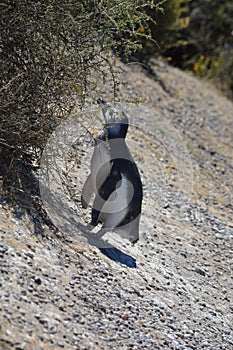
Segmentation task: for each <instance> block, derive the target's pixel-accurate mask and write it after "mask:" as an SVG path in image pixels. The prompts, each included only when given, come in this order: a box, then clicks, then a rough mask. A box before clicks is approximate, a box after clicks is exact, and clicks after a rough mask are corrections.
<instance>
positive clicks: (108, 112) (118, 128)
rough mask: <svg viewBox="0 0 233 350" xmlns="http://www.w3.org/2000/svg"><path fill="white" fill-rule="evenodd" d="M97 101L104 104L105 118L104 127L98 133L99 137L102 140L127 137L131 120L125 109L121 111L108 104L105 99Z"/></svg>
mask: <svg viewBox="0 0 233 350" xmlns="http://www.w3.org/2000/svg"><path fill="white" fill-rule="evenodd" d="M97 102H98V103H99V104H101V105H102V112H103V115H104V119H105V124H104V128H103V129H102V130H101V132H100V133H99V135H98V139H99V140H102V141H106V140H112V139H120V138H122V139H125V137H126V134H127V131H128V125H129V121H128V118H127V116H126V114H125V113H124V112H123V111H119V110H117V109H115V108H112V107H110V106H108V105H107V103H106V102H105V101H104V100H103V99H100V98H99V99H98V100H97Z"/></svg>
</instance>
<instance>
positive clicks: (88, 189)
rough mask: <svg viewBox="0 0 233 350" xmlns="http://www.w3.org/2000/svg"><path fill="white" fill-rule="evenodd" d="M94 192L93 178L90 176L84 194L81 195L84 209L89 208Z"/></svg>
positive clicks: (83, 190)
mask: <svg viewBox="0 0 233 350" xmlns="http://www.w3.org/2000/svg"><path fill="white" fill-rule="evenodd" d="M94 192H95V190H94V187H93V183H92V176H91V174H90V175H89V176H88V178H87V180H86V182H85V184H84V186H83V189H82V194H81V204H82V207H83V208H84V209H86V208H87V207H88V205H89V203H90V200H91V197H92V195H93V193H94Z"/></svg>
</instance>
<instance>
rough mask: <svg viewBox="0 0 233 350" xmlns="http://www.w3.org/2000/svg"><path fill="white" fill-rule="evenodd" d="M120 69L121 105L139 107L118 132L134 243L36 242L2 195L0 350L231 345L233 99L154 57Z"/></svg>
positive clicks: (49, 238) (51, 237) (47, 235)
mask: <svg viewBox="0 0 233 350" xmlns="http://www.w3.org/2000/svg"><path fill="white" fill-rule="evenodd" d="M121 68H122V69H123V75H122V76H123V78H122V79H124V80H125V81H127V85H124V86H123V87H121V90H120V94H121V97H122V99H123V100H127V99H131V98H135V97H137V98H139V99H140V101H141V103H142V104H143V105H144V106H147V107H149V108H148V110H147V109H146V108H145V107H144V108H143V111H142V112H140V113H138V114H137V113H135V115H133V116H132V119H131V121H132V123H133V125H132V127H131V129H130V132H129V135H128V143H129V147H130V149H131V150H132V153H133V155H134V157H135V159H136V161H137V164H138V167H139V169H140V172H141V175H142V180H143V186H144V194H145V195H144V202H143V212H142V217H141V226H140V232H141V233H140V241H139V242H138V243H137V244H136V245H135V246H132V245H131V244H130V243H128V242H127V241H124V240H123V241H121V240H120V238H119V237H115V238H113V237H112V236H111V235H110V236H109V240H110V241H111V239H115V241H114V244H113V243H112V246H113V247H112V248H109V249H105V250H104V249H102V250H100V249H99V248H98V247H96V244H95V242H94V241H93V242H91V243H92V244H87V243H85V240H84V239H80V236H79V234H78V232H76V233H75V232H73V233H72V232H69V231H67V234H64V233H61V232H59V231H58V232H54V230H52V229H50V228H49V227H46V226H44V227H43V234H40V233H42V231H41V232H40V230H39V229H38V225H37V222H35V221H33V220H32V218H31V217H30V216H29V215H26V214H25V213H24V212H23V211H22V210H21V209H20V208H19V207H12V206H10V205H9V203H8V202H7V201H6V200H5V199H3V198H2V197H1V200H0V222H1V229H0V236H1V239H0V242H1V243H0V261H1V276H0V286H1V290H0V296H1V304H0V310H1V313H0V319H1V322H0V325H1V328H0V348H1V349H4V350H5V349H15V350H16V349H17V350H21V349H22V350H23V349H28V350H31V349H83V350H84V349H93V350H94V349H99V350H100V349H111V350H113V349H140V350H141V349H177V350H181V349H185V350H186V349H187V350H188V349H215V350H218V349H224V350H225V349H232V348H233V336H232V324H233V322H232V308H233V304H232V272H231V271H232V270H231V268H232V233H233V223H232V213H233V210H232V208H233V207H232V204H233V203H232V194H233V188H232V186H233V181H232V168H233V152H232V141H233V117H232V110H233V108H232V107H233V106H232V102H230V101H229V100H227V99H226V98H225V97H223V96H221V95H220V93H219V92H217V91H216V90H214V88H213V87H211V86H210V85H209V84H207V83H205V82H203V81H199V80H197V79H196V78H194V77H193V76H192V75H191V74H188V73H185V72H181V71H180V70H177V69H174V68H171V67H169V66H168V65H167V64H165V63H164V62H162V61H159V60H158V61H154V62H153V66H152V69H151V70H150V71H148V70H141V69H139V68H138V67H137V66H133V65H130V66H122V67H121ZM100 93H101V94H102V95H103V97H104V95H105V93H106V87H105V89H104V87H103V88H102V89H100ZM105 97H106V98H107V97H108V94H107V93H106V96H105ZM139 108H140V107H139ZM151 109H153V111H154V116H153V115H151ZM139 110H140V109H139ZM140 111H141V110H140ZM91 152H92V149H91V148H90V150H88V149H85V152H84V153H83V155H84V156H85V155H86V154H87V153H88V154H91ZM85 164H88V160H86V163H85ZM76 176H78V174H76ZM71 182H72V179H71ZM73 183H74V185H75V181H73ZM76 191H77V192H79V187H78V188H76ZM41 230H42V227H41Z"/></svg>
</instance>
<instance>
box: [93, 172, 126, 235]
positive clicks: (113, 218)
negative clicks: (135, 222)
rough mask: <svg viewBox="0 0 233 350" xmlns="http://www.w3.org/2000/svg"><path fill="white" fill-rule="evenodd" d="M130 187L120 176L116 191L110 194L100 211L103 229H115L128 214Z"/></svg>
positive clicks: (123, 177) (124, 178)
mask: <svg viewBox="0 0 233 350" xmlns="http://www.w3.org/2000/svg"><path fill="white" fill-rule="evenodd" d="M131 186H132V185H131V183H130V182H129V181H128V180H127V178H126V177H125V176H123V175H122V179H121V180H120V181H119V182H118V183H117V186H116V190H115V191H113V192H112V193H111V194H110V196H109V198H108V199H107V201H106V202H105V203H104V205H103V208H102V210H101V214H100V219H101V221H102V222H104V223H105V227H110V228H115V227H116V226H117V225H119V224H120V223H121V221H122V220H123V219H124V218H125V216H126V214H127V213H128V205H129V202H130V197H131V196H130V192H131Z"/></svg>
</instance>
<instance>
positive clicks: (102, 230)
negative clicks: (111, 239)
mask: <svg viewBox="0 0 233 350" xmlns="http://www.w3.org/2000/svg"><path fill="white" fill-rule="evenodd" d="M107 232H109V229H107V228H101V229H100V230H99V231H98V232H96V233H95V237H96V238H101V237H103V236H104V235H105V233H107Z"/></svg>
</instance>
